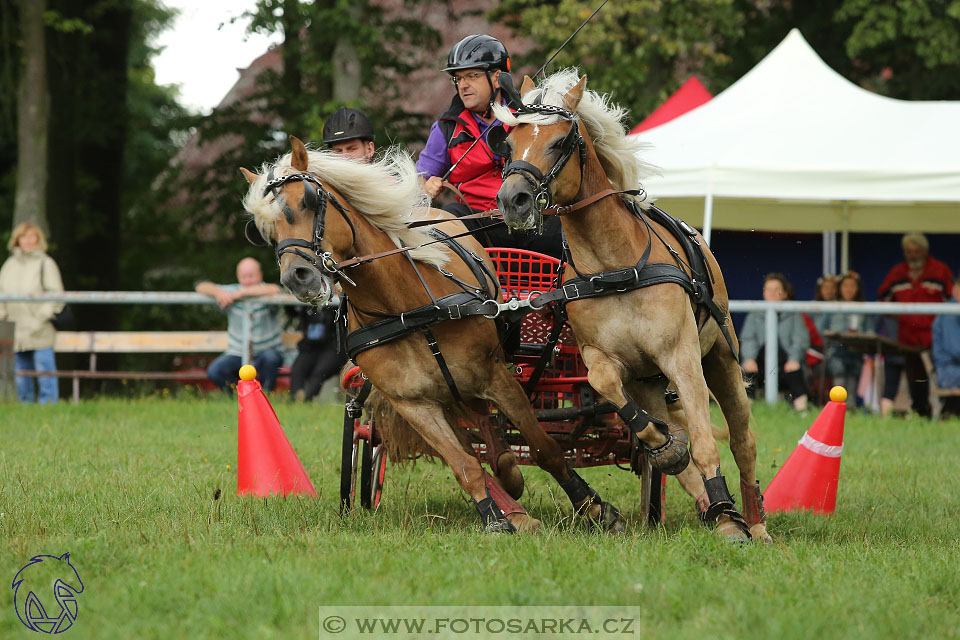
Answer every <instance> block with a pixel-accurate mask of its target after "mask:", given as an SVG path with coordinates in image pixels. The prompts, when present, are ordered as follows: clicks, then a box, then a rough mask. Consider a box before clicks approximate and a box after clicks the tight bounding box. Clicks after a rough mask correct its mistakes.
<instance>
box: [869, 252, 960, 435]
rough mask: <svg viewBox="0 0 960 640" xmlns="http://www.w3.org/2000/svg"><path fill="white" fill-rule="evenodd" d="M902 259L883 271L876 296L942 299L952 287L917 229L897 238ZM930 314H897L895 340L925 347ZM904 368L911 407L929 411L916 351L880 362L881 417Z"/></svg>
mask: <svg viewBox="0 0 960 640" xmlns="http://www.w3.org/2000/svg"><path fill="white" fill-rule="evenodd" d="M901 246H902V247H903V255H904V258H905V260H904V261H903V262H901V263H900V264H898V265H896V266H894V267H893V268H892V269H891V270H890V273H888V274H887V277H886V279H885V280H884V281H883V284H881V285H880V289H879V291H878V293H877V298H878V299H880V300H886V301H890V300H892V301H894V302H944V301H945V300H947V298H948V297H949V295H950V291H951V289H952V287H953V273H951V271H950V267H948V266H947V265H945V264H944V263H942V262H940V261H939V260H935V259H933V258H932V257H930V254H929V250H930V245H929V244H928V242H927V238H926V237H925V236H924V235H922V234H920V233H908V234H907V235H905V236H903V238H902V239H901ZM933 318H934V316H932V315H900V316H897V341H898V342H899V343H900V344H902V345H905V346H908V347H915V348H919V349H921V350H924V349H929V348H930V343H931V341H932V339H933V335H932V331H931V327H932V326H933ZM904 369H906V372H907V382H908V383H909V386H910V397H911V400H912V403H913V410H914V411H916V412H917V414H919V415H921V416H927V417H929V416H930V415H931V410H930V399H929V397H928V395H929V389H930V383H929V382H928V380H927V372H926V368H925V367H924V366H923V360H922V359H921V357H920V354H919V353H908V354H906V355H905V357H904V358H903V360H902V362H901V361H900V360H899V359H896V358H888V359H886V361H885V362H884V367H883V375H884V386H883V396H882V397H881V399H880V411H881V414H882V415H883V416H884V417H887V416H888V415H890V412H891V411H892V410H893V399H894V398H895V397H896V395H897V387H898V386H899V383H900V374H901V372H902V371H903V370H904Z"/></svg>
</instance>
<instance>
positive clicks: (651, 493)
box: [630, 446, 667, 527]
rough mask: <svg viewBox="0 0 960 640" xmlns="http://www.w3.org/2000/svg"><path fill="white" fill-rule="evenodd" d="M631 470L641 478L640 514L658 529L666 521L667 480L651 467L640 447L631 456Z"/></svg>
mask: <svg viewBox="0 0 960 640" xmlns="http://www.w3.org/2000/svg"><path fill="white" fill-rule="evenodd" d="M630 469H631V470H632V471H633V472H634V473H635V474H637V475H638V476H639V477H640V512H641V513H642V514H643V515H644V519H645V520H646V523H647V525H649V526H651V527H656V526H658V525H661V524H663V520H664V510H663V507H664V494H665V492H666V487H667V482H666V480H667V478H666V476H664V475H663V473H661V472H660V471H658V470H657V469H654V468H653V467H652V466H650V463H649V462H647V460H646V458H645V457H644V455H643V451H642V450H641V449H640V447H637V446H635V447H634V448H633V452H632V454H631V456H630Z"/></svg>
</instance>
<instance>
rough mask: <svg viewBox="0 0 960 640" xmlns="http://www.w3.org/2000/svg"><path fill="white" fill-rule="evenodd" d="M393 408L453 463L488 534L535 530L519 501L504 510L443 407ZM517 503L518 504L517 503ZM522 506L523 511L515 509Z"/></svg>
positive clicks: (399, 404)
mask: <svg viewBox="0 0 960 640" xmlns="http://www.w3.org/2000/svg"><path fill="white" fill-rule="evenodd" d="M394 407H395V408H396V409H397V413H399V414H400V415H401V416H402V417H403V418H404V419H405V420H406V421H407V422H409V423H410V425H411V426H412V427H413V428H414V429H416V430H417V432H418V433H419V434H420V435H421V436H422V437H423V439H424V440H425V441H426V442H427V444H429V445H430V446H431V447H432V448H433V450H434V451H436V452H437V453H438V454H440V457H442V458H443V459H444V461H445V462H446V463H447V464H448V465H450V468H451V469H452V470H453V475H454V478H456V480H457V483H458V484H459V485H460V487H461V488H462V489H463V490H464V492H466V494H467V495H468V496H470V498H471V499H472V500H473V503H474V505H475V506H476V508H477V512H478V513H479V514H480V518H481V520H482V522H483V530H484V531H486V532H489V533H514V532H516V531H536V530H537V528H539V526H540V521H539V520H536V519H535V518H531V517H530V516H528V515H527V513H526V511H523V510H522V507H520V506H519V505H517V504H516V503H511V504H506V503H505V504H504V506H505V507H507V510H508V511H511V510H513V512H512V513H505V512H504V510H503V508H502V507H501V505H500V502H498V501H497V499H496V497H494V496H493V495H491V492H490V490H489V489H488V485H487V483H488V480H487V479H488V478H490V476H489V474H487V473H486V472H485V471H484V470H483V467H482V466H481V465H480V461H479V460H477V458H476V457H474V456H472V455H470V454H469V453H467V452H466V451H464V449H463V447H462V446H461V443H460V441H459V440H458V439H457V437H456V436H455V435H454V432H453V428H452V427H451V426H450V423H449V422H447V420H446V419H445V418H444V416H443V409H441V408H440V407H438V406H435V405H431V404H429V403H425V402H415V401H410V400H395V401H394ZM514 505H515V506H514ZM516 508H519V509H521V511H516V510H515V509H516Z"/></svg>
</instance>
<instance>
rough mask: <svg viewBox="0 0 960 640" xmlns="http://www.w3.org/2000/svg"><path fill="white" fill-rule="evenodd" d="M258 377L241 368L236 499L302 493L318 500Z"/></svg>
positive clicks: (238, 394)
mask: <svg viewBox="0 0 960 640" xmlns="http://www.w3.org/2000/svg"><path fill="white" fill-rule="evenodd" d="M256 375H257V370H256V369H254V368H253V367H252V366H250V365H244V366H242V367H240V382H238V383H237V397H238V399H239V402H240V413H239V419H238V423H239V433H238V438H237V495H245V494H249V495H254V496H260V497H263V496H269V495H271V494H279V495H282V496H286V495H289V494H291V493H303V494H307V495H311V496H314V497H316V495H317V491H316V489H314V488H313V483H311V482H310V478H308V477H307V472H306V471H304V470H303V465H302V464H300V460H299V458H297V454H296V453H295V452H294V451H293V446H291V444H290V441H289V440H287V436H286V434H284V433H283V427H281V426H280V420H279V419H278V418H277V414H276V413H274V411H273V407H271V406H270V401H269V400H267V396H265V395H264V393H263V391H262V390H261V389H260V383H259V382H257V380H256Z"/></svg>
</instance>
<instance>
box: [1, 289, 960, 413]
mask: <svg viewBox="0 0 960 640" xmlns="http://www.w3.org/2000/svg"><path fill="white" fill-rule="evenodd" d="M0 302H66V303H71V304H188V305H189V304H198V305H207V304H212V303H213V302H212V300H211V298H210V297H209V296H206V295H203V294H200V293H194V292H172V291H65V292H57V293H54V292H44V293H35V294H12V293H0ZM257 302H258V303H266V304H272V305H292V304H302V303H301V302H299V301H298V300H297V299H296V298H294V297H293V296H291V295H289V294H278V295H272V296H264V297H261V298H257ZM237 304H245V303H244V301H242V300H241V301H240V302H238V303H237ZM751 311H763V312H764V314H765V315H766V318H765V320H766V324H765V328H766V345H768V348H767V349H766V350H765V354H764V355H765V360H764V363H763V366H764V371H765V373H766V375H765V380H766V383H765V387H764V398H765V399H766V401H767V402H768V403H770V404H773V403H775V402H776V400H777V389H778V385H779V366H778V362H777V360H778V359H777V353H778V348H777V345H778V344H779V337H778V333H777V318H778V314H780V313H863V314H870V315H960V304H957V303H897V302H817V301H784V302H767V301H765V300H731V301H730V312H731V313H748V312H751ZM246 329H247V332H249V326H248V327H247V328H246ZM248 336H249V333H248V334H247V336H245V338H248ZM244 343H245V344H249V343H250V341H249V339H245V340H244Z"/></svg>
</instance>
